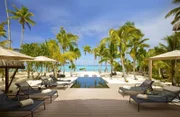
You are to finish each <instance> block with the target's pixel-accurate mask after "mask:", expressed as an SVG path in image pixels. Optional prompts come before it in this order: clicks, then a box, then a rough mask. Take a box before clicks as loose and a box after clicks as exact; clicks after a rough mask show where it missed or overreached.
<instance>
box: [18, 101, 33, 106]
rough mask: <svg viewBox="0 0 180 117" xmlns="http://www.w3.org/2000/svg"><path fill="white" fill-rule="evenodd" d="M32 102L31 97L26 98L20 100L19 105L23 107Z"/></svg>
mask: <svg viewBox="0 0 180 117" xmlns="http://www.w3.org/2000/svg"><path fill="white" fill-rule="evenodd" d="M31 104H34V101H33V100H32V99H27V100H22V101H20V106H21V107H24V106H28V105H31Z"/></svg>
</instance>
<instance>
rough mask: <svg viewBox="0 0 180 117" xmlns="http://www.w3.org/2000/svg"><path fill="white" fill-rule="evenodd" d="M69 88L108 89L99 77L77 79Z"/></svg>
mask: <svg viewBox="0 0 180 117" xmlns="http://www.w3.org/2000/svg"><path fill="white" fill-rule="evenodd" d="M71 88H109V87H108V85H107V84H106V81H105V80H103V79H102V78H101V77H78V78H77V79H76V80H75V81H74V84H73V85H72V86H71Z"/></svg>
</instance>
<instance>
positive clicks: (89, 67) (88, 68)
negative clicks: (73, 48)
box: [59, 65, 110, 72]
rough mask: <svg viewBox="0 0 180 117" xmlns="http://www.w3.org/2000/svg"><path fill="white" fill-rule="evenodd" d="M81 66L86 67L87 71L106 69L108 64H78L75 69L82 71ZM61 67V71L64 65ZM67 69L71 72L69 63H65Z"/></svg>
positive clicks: (108, 68) (108, 69)
mask: <svg viewBox="0 0 180 117" xmlns="http://www.w3.org/2000/svg"><path fill="white" fill-rule="evenodd" d="M81 68H85V69H86V71H100V70H101V71H105V69H106V66H105V65H102V66H100V65H76V69H75V71H81V70H80V69H81ZM59 69H61V71H63V67H59ZM65 71H66V72H69V71H70V68H69V65H65ZM107 71H110V65H107Z"/></svg>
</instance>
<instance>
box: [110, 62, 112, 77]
mask: <svg viewBox="0 0 180 117" xmlns="http://www.w3.org/2000/svg"><path fill="white" fill-rule="evenodd" d="M110 77H111V78H112V63H111V74H110Z"/></svg>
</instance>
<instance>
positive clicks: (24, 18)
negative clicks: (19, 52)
mask: <svg viewBox="0 0 180 117" xmlns="http://www.w3.org/2000/svg"><path fill="white" fill-rule="evenodd" d="M13 7H14V9H15V11H10V10H9V12H10V13H11V14H12V15H13V16H11V17H9V18H12V19H15V20H18V21H19V23H20V24H21V41H20V46H21V45H22V44H23V41H24V29H25V25H27V26H28V28H29V29H30V30H31V26H30V25H32V26H34V25H35V22H34V21H33V20H31V19H30V18H31V17H32V16H34V14H33V13H31V12H29V10H28V8H26V7H24V6H22V7H21V9H18V8H17V7H16V6H15V5H13Z"/></svg>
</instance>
